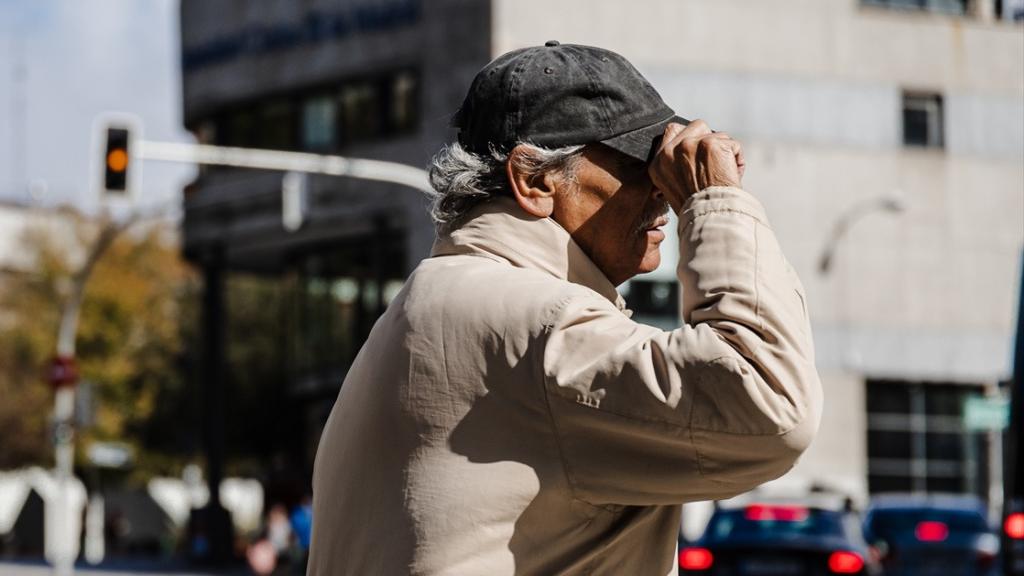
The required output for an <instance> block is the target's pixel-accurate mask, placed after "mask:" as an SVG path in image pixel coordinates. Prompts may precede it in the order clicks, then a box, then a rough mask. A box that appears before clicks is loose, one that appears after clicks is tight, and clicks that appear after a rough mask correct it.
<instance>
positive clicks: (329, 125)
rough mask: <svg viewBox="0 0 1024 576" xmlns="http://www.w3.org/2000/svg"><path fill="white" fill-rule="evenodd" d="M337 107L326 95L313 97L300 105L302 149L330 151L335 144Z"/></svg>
mask: <svg viewBox="0 0 1024 576" xmlns="http://www.w3.org/2000/svg"><path fill="white" fill-rule="evenodd" d="M337 128H338V106H337V102H336V101H335V100H334V98H331V97H330V96H328V95H320V96H314V97H312V98H309V99H307V100H306V101H305V102H304V103H303V105H302V147H303V149H305V150H313V151H324V150H331V149H333V148H334V146H335V145H336V144H337V141H336V136H337Z"/></svg>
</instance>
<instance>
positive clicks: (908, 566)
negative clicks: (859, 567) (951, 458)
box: [864, 495, 999, 576]
mask: <svg viewBox="0 0 1024 576" xmlns="http://www.w3.org/2000/svg"><path fill="white" fill-rule="evenodd" d="M986 514H987V512H986V509H985V506H984V504H983V503H982V502H981V501H980V500H979V499H977V498H975V497H973V496H923V495H922V496H908V495H891V496H881V497H876V498H875V499H873V500H872V503H871V505H870V506H869V507H868V509H867V511H866V513H865V515H864V539H865V540H866V541H867V542H868V543H869V544H870V545H871V546H872V547H873V548H874V549H875V550H876V551H877V555H878V556H879V559H880V561H881V564H882V568H883V570H884V571H885V574H886V575H887V576H902V575H904V574H907V575H911V574H912V575H914V576H975V575H979V576H990V575H995V574H998V566H997V562H996V559H997V555H998V552H999V537H998V536H997V535H996V533H995V531H994V530H993V529H992V527H991V526H989V523H988V520H987V516H986Z"/></svg>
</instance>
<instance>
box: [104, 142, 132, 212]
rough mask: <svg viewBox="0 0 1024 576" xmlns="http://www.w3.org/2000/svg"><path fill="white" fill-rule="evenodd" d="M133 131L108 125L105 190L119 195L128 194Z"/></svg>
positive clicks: (105, 148) (105, 155) (105, 147)
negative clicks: (130, 146)
mask: <svg viewBox="0 0 1024 576" xmlns="http://www.w3.org/2000/svg"><path fill="white" fill-rule="evenodd" d="M130 143H131V133H130V132H129V130H128V129H127V128H121V127H108V128H107V130H106V146H104V147H103V149H104V151H105V153H104V155H103V191H104V193H106V194H113V195H118V196H127V195H128V170H129V169H130V167H131V150H130V149H129V145H130Z"/></svg>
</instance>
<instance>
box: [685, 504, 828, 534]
mask: <svg viewBox="0 0 1024 576" xmlns="http://www.w3.org/2000/svg"><path fill="white" fill-rule="evenodd" d="M842 535H843V525H842V519H841V515H840V514H839V513H838V512H833V511H830V510H819V509H815V508H804V507H793V506H760V505H757V506H748V507H747V508H741V509H736V510H719V511H718V512H717V513H716V514H715V515H714V516H712V518H711V521H710V522H709V523H708V528H707V531H706V532H705V538H706V539H708V540H729V539H751V538H780V537H781V538H787V537H796V536H842Z"/></svg>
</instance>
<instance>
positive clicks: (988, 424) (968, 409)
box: [964, 397, 1010, 430]
mask: <svg viewBox="0 0 1024 576" xmlns="http://www.w3.org/2000/svg"><path fill="white" fill-rule="evenodd" d="M1009 425H1010V401H1009V400H1008V399H1006V398H982V397H974V398H968V399H967V401H966V402H964V427H965V428H967V429H968V430H1005V429H1006V427H1007V426H1009Z"/></svg>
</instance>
